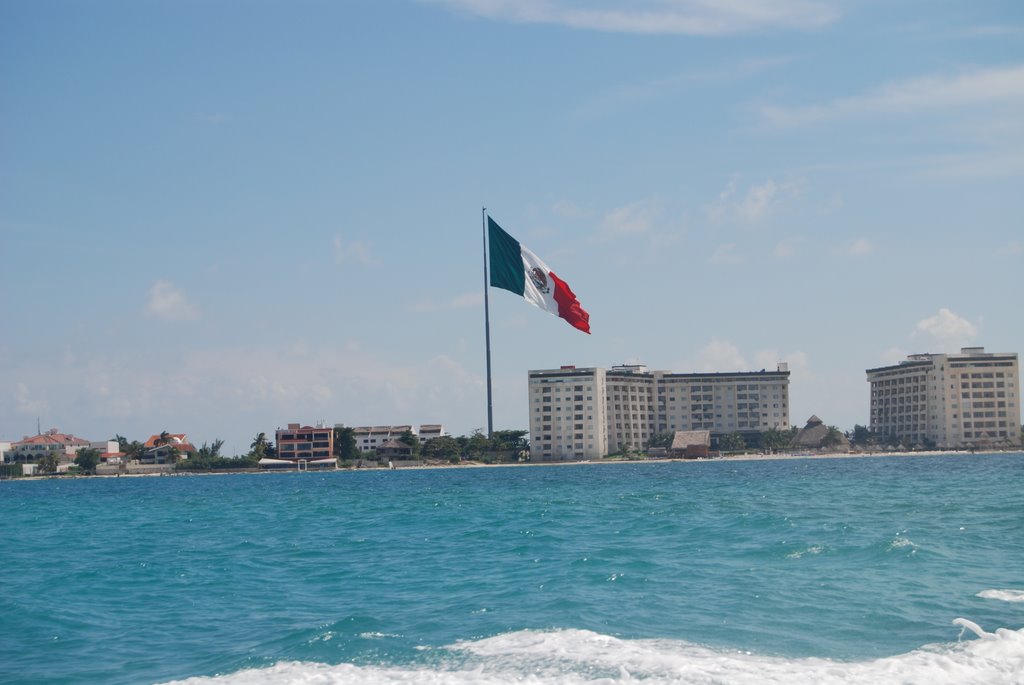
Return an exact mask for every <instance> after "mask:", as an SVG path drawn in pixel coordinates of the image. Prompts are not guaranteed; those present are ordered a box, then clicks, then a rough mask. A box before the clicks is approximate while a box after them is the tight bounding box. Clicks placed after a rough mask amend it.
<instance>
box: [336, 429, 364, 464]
mask: <svg viewBox="0 0 1024 685" xmlns="http://www.w3.org/2000/svg"><path fill="white" fill-rule="evenodd" d="M334 456H335V457H337V458H338V460H339V461H353V460H354V459H358V458H359V456H360V455H359V449H358V448H357V447H356V429H355V428H349V427H346V426H335V427H334Z"/></svg>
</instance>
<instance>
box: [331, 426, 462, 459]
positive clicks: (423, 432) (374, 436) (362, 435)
mask: <svg viewBox="0 0 1024 685" xmlns="http://www.w3.org/2000/svg"><path fill="white" fill-rule="evenodd" d="M338 427H339V428H341V427H342V425H341V424H338ZM407 432H409V433H412V434H413V435H415V436H416V437H418V438H419V440H420V442H427V441H429V440H433V439H434V438H439V437H441V436H442V435H447V433H445V432H444V426H443V425H441V424H439V423H424V424H421V425H420V427H419V430H418V431H417V430H416V428H415V427H414V426H413V425H412V424H400V425H397V426H357V427H355V428H353V429H352V434H353V437H354V438H355V441H356V448H357V449H358V450H359V451H361V452H371V453H375V452H377V450H379V449H380V447H381V446H382V445H384V443H386V442H390V441H391V440H397V439H398V438H400V437H402V436H403V435H405V433H407Z"/></svg>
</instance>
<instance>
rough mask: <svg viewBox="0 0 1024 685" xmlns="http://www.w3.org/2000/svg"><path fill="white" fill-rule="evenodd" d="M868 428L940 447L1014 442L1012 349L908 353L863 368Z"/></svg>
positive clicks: (1016, 408)
mask: <svg viewBox="0 0 1024 685" xmlns="http://www.w3.org/2000/svg"><path fill="white" fill-rule="evenodd" d="M866 373H867V380H868V383H870V384H871V430H872V432H874V433H876V434H878V435H880V436H882V437H884V438H896V439H898V440H900V441H901V442H903V443H904V444H905V445H907V446H910V447H912V446H936V447H945V448H973V447H982V448H984V447H1000V446H1014V445H1019V444H1020V367H1019V365H1018V361H1017V353H1015V352H1013V353H986V352H985V348H984V347H965V348H962V349H961V350H960V354H914V355H910V356H909V357H908V358H907V361H904V362H900V363H899V364H896V365H894V366H882V367H879V368H875V369H868V370H867V372H866Z"/></svg>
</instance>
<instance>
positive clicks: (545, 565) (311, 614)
mask: <svg viewBox="0 0 1024 685" xmlns="http://www.w3.org/2000/svg"><path fill="white" fill-rule="evenodd" d="M0 517H2V521H3V537H2V539H0V573H2V579H3V580H2V585H0V682H12V683H17V682H25V683H86V682H99V683H156V682H166V681H173V680H182V679H190V680H189V682H200V683H206V682H225V683H248V682H258V683H264V682H266V683H281V682H295V683H312V682H316V683H346V682H360V683H363V682H366V683H392V682H395V683H397V682H415V683H421V682H425V683H479V682H485V683H486V682H493V683H504V682H510V681H516V680H518V681H521V682H536V683H675V682H680V683H683V682H685V683H689V682H692V683H745V682H750V683H755V682H756V683H764V682H779V683H783V682H837V683H840V682H841V683H852V682H856V683H862V682H863V683H876V682H920V683H929V685H936V684H937V683H943V682H949V683H965V682H978V683H1021V682H1024V454H1020V453H1015V454H998V455H951V456H929V457H899V458H867V459H827V460H824V459H823V460H790V461H751V462H723V461H710V462H694V463H634V464H609V465H587V464H583V465H573V466H557V467H546V468H540V467H532V468H521V467H508V468H488V469H448V470H444V469H442V470H418V471H379V472H377V471H374V472H368V471H363V472H331V473H324V474H314V473H302V474H297V473H296V474H258V475H231V476H181V477H163V478H120V479H76V480H46V481H31V482H29V481H7V482H0ZM957 618H965V619H969V620H970V621H972V622H974V623H977V624H978V625H980V627H981V628H982V629H984V630H985V631H988V632H989V634H988V635H987V639H981V638H979V637H978V636H977V635H976V634H975V632H974V631H972V630H965V629H964V628H963V627H962V625H954V623H953V621H954V619H957ZM961 634H962V637H961ZM193 679H194V680H193Z"/></svg>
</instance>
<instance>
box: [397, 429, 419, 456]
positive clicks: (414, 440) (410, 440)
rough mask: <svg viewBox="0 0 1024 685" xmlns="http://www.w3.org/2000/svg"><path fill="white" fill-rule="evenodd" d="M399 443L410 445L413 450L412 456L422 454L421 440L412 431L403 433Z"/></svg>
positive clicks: (399, 437)
mask: <svg viewBox="0 0 1024 685" xmlns="http://www.w3.org/2000/svg"><path fill="white" fill-rule="evenodd" d="M398 442H400V443H402V444H405V445H408V446H409V447H411V448H412V456H414V457H415V456H416V455H418V454H419V453H420V439H419V438H418V437H417V436H416V434H415V433H413V432H412V431H411V430H406V431H403V432H402V434H401V435H400V436H398Z"/></svg>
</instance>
